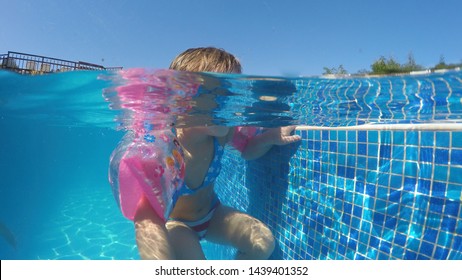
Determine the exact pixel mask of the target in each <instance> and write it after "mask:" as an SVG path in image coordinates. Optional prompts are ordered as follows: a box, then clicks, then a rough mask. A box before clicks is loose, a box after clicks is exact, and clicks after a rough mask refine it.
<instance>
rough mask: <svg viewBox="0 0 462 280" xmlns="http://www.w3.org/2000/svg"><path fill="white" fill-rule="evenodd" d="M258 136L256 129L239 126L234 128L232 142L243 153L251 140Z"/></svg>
mask: <svg viewBox="0 0 462 280" xmlns="http://www.w3.org/2000/svg"><path fill="white" fill-rule="evenodd" d="M256 134H257V128H256V127H247V126H237V127H235V128H234V135H233V139H232V140H231V145H232V146H233V147H234V148H235V149H236V150H238V151H239V152H241V153H242V152H243V151H244V150H245V147H246V146H247V144H248V143H249V140H250V139H251V138H252V137H254V136H255V135H256Z"/></svg>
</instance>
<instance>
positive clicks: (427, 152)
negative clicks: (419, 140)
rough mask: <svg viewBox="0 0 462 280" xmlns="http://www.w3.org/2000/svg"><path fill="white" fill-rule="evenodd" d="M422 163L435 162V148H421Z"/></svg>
mask: <svg viewBox="0 0 462 280" xmlns="http://www.w3.org/2000/svg"><path fill="white" fill-rule="evenodd" d="M419 160H420V161H421V162H433V148H420V158H419Z"/></svg>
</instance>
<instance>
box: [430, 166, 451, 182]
mask: <svg viewBox="0 0 462 280" xmlns="http://www.w3.org/2000/svg"><path fill="white" fill-rule="evenodd" d="M433 168H434V171H433V179H434V180H436V181H446V180H447V179H448V173H449V168H448V167H447V166H444V165H435V166H434V167H433Z"/></svg>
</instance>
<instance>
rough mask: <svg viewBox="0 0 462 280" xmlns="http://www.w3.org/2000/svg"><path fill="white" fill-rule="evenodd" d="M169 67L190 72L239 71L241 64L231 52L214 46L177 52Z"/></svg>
mask: <svg viewBox="0 0 462 280" xmlns="http://www.w3.org/2000/svg"><path fill="white" fill-rule="evenodd" d="M169 68H170V69H173V70H178V71H190V72H218V73H237V74H240V73H241V71H242V70H241V64H240V62H239V60H238V59H237V58H236V57H235V56H234V55H232V54H230V53H228V52H226V51H225V50H223V49H218V48H214V47H207V48H192V49H187V50H186V51H184V52H182V53H181V54H179V55H178V56H177V57H176V58H175V59H174V60H173V61H172V63H171V64H170V67H169Z"/></svg>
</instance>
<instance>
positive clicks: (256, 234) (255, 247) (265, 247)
mask: <svg viewBox="0 0 462 280" xmlns="http://www.w3.org/2000/svg"><path fill="white" fill-rule="evenodd" d="M251 227H252V228H251V231H250V240H251V246H250V247H249V249H248V251H247V252H245V254H246V255H247V257H248V258H250V259H268V258H269V257H270V256H271V254H272V253H273V251H274V247H275V239H274V236H273V233H272V232H271V230H270V229H269V228H268V227H267V226H266V225H265V224H263V223H262V222H260V221H258V220H256V221H255V222H254V223H253V224H252V226H251Z"/></svg>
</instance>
